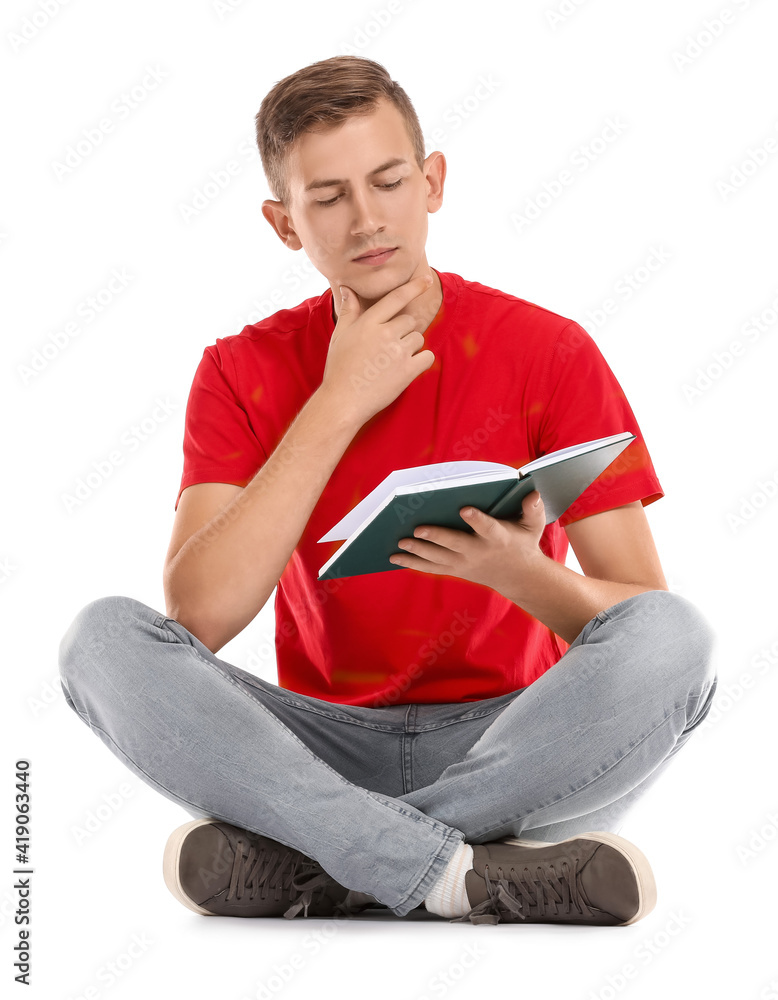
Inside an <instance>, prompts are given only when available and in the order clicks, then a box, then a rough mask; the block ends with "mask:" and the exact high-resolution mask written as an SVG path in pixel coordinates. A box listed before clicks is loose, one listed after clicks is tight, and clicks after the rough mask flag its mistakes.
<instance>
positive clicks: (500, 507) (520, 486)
mask: <svg viewBox="0 0 778 1000" xmlns="http://www.w3.org/2000/svg"><path fill="white" fill-rule="evenodd" d="M531 478H532V477H531V476H526V475H524V476H522V477H521V478H520V479H517V480H516V482H515V483H513V485H511V486H509V487H508V489H507V490H506V491H505V492H504V493H503V494H502V495H501V496H499V497H498V498H497V499H496V500H495V502H494V503H493V504H492V506H491V507H490V508H489V510H487V511H486V513H487V514H488V515H489V516H490V517H499V516H500V514H501V512H503V511H504V510H505V509H506V508H508V507H509V506H510V503H511V500H513V498H514V497H515V496H516V495H517V494H518V493H519V492H520V491H523V490H525V486H526V482H527V479H531ZM525 492H531V490H526V491H525ZM524 495H525V493H524V492H523V493H522V496H524Z"/></svg>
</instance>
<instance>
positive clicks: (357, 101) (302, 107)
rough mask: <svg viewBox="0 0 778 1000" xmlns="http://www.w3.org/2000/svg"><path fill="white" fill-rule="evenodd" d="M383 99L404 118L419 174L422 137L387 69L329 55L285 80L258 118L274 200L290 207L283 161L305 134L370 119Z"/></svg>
mask: <svg viewBox="0 0 778 1000" xmlns="http://www.w3.org/2000/svg"><path fill="white" fill-rule="evenodd" d="M381 98H386V99H387V100H389V101H391V103H392V104H393V105H394V106H395V107H396V108H397V110H398V111H399V112H400V114H401V115H402V116H403V119H404V121H405V125H406V128H407V129H408V135H409V136H410V139H411V143H412V145H413V151H414V154H415V156H416V162H417V163H418V165H419V169H420V170H421V169H423V165H424V136H423V135H422V131H421V126H420V125H419V119H418V117H417V115H416V111H415V110H414V107H413V105H412V104H411V101H410V98H409V97H408V95H407V94H406V93H405V91H404V90H403V89H402V87H401V86H400V85H399V84H398V83H397V82H396V81H395V80H392V78H391V77H390V76H389V73H388V72H387V70H386V69H385V68H384V67H383V66H382V65H381V64H380V63H377V62H374V61H373V60H372V59H365V58H363V57H362V56H333V57H332V58H331V59H322V60H320V61H319V62H315V63H311V65H310V66H305V67H303V69H299V70H297V72H296V73H292V74H291V75H290V76H286V77H284V79H283V80H279V81H278V83H276V84H275V86H274V87H273V89H272V90H270V91H269V93H268V94H267V95H266V96H265V99H264V100H263V101H262V104H261V106H260V109H259V111H258V112H257V115H256V119H255V121H256V125H257V146H258V147H259V155H260V157H261V159H262V167H263V168H264V171H265V176H266V177H267V181H268V184H269V186H270V190H271V191H272V193H273V197H274V198H275V199H276V200H277V201H280V202H283V203H284V205H286V206H287V207H288V204H289V185H288V183H287V178H286V157H287V154H288V152H289V150H290V149H291V147H292V146H293V145H294V143H295V142H296V141H297V139H298V138H299V137H300V136H301V135H303V134H304V133H305V132H324V131H327V129H329V128H334V127H335V126H337V125H340V124H341V123H342V122H344V121H345V120H346V119H347V118H350V117H352V116H354V115H367V114H371V113H372V112H373V111H374V110H375V107H376V105H377V103H378V101H379V100H381Z"/></svg>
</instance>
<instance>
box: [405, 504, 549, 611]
mask: <svg viewBox="0 0 778 1000" xmlns="http://www.w3.org/2000/svg"><path fill="white" fill-rule="evenodd" d="M535 501H537V506H533V505H534V503H535ZM521 509H522V515H521V518H518V517H517V518H511V519H510V520H501V519H499V518H496V517H490V516H489V514H485V513H484V512H483V511H480V510H478V509H477V508H474V507H462V508H460V511H459V513H460V515H461V517H462V518H463V519H464V520H465V521H466V522H467V524H469V525H471V527H472V528H473V529H474V532H475V534H470V533H469V532H467V531H460V530H458V529H457V528H442V527H438V526H436V525H430V524H424V525H419V527H418V528H416V529H415V531H414V533H413V537H412V538H401V539H400V542H399V543H398V545H399V548H401V549H402V550H403V551H402V552H398V553H394V554H392V556H390V559H389V561H390V562H391V563H392V564H394V565H395V566H403V567H406V568H407V569H416V570H420V571H421V572H422V573H434V574H436V575H438V576H456V577H459V579H460V580H470V581H471V582H473V583H481V584H484V585H485V586H487V587H491V588H492V589H493V590H496V591H497V592H498V593H501V594H504V595H507V593H508V592H509V591H510V590H511V589H515V584H516V580H517V579H521V578H522V576H523V575H524V573H525V572H527V571H530V572H531V570H532V567H533V565H534V564H535V563H536V562H537V560H538V558H539V557H542V556H543V552H542V550H541V549H540V545H539V542H540V536H541V535H542V534H543V529H544V528H545V527H546V516H545V510H544V507H543V501H542V500H541V498H540V493H539V492H538V491H537V490H533V491H532V492H531V493H528V494H527V496H525V497H524V499H523V501H522V507H521ZM468 510H470V511H472V513H471V514H466V513H465V511H468ZM421 532H424V535H423V536H421V535H420V533H421ZM406 546H407V547H406Z"/></svg>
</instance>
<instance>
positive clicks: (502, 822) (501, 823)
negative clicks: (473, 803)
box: [471, 705, 686, 839]
mask: <svg viewBox="0 0 778 1000" xmlns="http://www.w3.org/2000/svg"><path fill="white" fill-rule="evenodd" d="M685 711H686V705H681V706H678V707H677V708H674V709H673V711H672V712H670V713H669V714H668V715H666V716H665V717H664V719H662V721H661V722H659V723H657V725H656V726H654V728H653V729H651V730H650V731H649V732H647V733H646V734H645V736H642V737H641V738H640V739H639V740H638V741H637V743H635V744H633V746H631V747H630V748H629V750H627V752H626V753H625V754H623V755H622V756H621V757H619V759H618V760H616V761H614V762H613V763H612V764H611V765H610V767H608V768H606V769H605V770H604V771H603V772H602V773H601V774H596V775H595V776H594V777H593V778H591V779H590V780H589V781H587V782H586V784H584V785H581V786H580V787H579V788H576V789H574V790H573V791H572V792H568V793H567V795H563V796H561V798H558V799H552V800H551V801H550V802H544V803H543V805H541V806H538V807H537V809H535V810H534V812H533V814H532V815H535V814H536V813H538V812H541V811H542V810H543V809H548V807H549V806H556V805H559V803H560V802H565V801H566V800H567V799H569V798H571V797H572V796H575V795H579V794H580V793H581V792H582V791H583V790H584V789H586V788H588V787H589V786H590V785H591V784H593V783H594V782H595V781H599V780H600V779H601V778H603V777H604V776H605V775H606V774H608V773H609V772H610V771H612V770H613V768H614V767H616V766H617V765H619V764H621V763H622V762H623V761H625V760H626V759H627V757H629V756H630V754H632V753H633V752H634V751H635V750H637V749H638V747H640V746H641V745H642V744H643V743H645V741H646V740H647V739H648V738H649V736H653V734H654V733H655V732H656V731H657V729H659V728H660V727H661V726H663V725H664V724H665V723H666V722H667V720H668V719H671V718H672V717H673V716H674V715H677V714H678V712H685ZM668 756H669V754H668ZM666 759H667V758H666V757H665V758H663V760H662V761H660V762H659V764H657V767H658V766H659V765H660V764H662V763H663V761H664V760H666ZM516 819H517V817H510V816H508V817H507V818H505V819H503V820H500V821H499V822H498V823H496V824H495V823H490V824H489V826H487V827H485V828H484V829H483V830H480V831H479V832H478V833H475V834H471V837H472V838H473V839H476V838H478V837H482V836H483V835H484V834H485V833H486V832H487V831H488V830H491V829H494V828H495V827H501V826H504V825H505V824H506V823H514V822H515V821H516Z"/></svg>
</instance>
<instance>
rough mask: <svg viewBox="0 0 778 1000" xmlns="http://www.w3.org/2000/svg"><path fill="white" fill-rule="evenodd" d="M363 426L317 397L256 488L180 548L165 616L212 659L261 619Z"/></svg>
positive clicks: (336, 403) (263, 470)
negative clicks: (198, 642)
mask: <svg viewBox="0 0 778 1000" xmlns="http://www.w3.org/2000/svg"><path fill="white" fill-rule="evenodd" d="M359 427H360V423H359V421H358V420H356V418H351V417H350V416H349V415H348V414H347V413H345V412H344V409H343V406H342V405H341V404H340V402H339V401H338V400H337V399H334V398H332V397H330V396H328V395H324V394H323V393H322V391H321V390H318V391H317V392H315V393H314V394H313V396H311V397H310V399H309V400H308V402H307V403H306V404H305V406H304V407H303V408H302V410H301V411H300V413H299V414H298V415H297V417H296V418H295V420H294V421H293V422H292V424H291V425H290V427H289V429H288V430H287V432H286V434H285V436H284V437H283V439H282V440H281V441H280V442H279V444H278V446H277V448H276V449H275V451H274V452H273V454H272V455H270V457H269V458H268V460H267V462H266V463H265V464H264V465H263V467H262V468H261V469H260V470H259V472H258V473H257V474H256V476H255V477H254V478H253V479H252V480H251V482H250V483H249V484H248V485H247V486H246V488H245V489H244V490H242V491H241V492H240V493H239V494H238V495H237V496H236V497H235V498H234V499H233V500H232V501H230V503H228V504H227V505H226V506H225V507H223V508H222V510H221V511H220V513H219V514H218V515H217V516H216V517H215V518H213V519H212V520H211V521H210V522H209V523H208V524H207V525H204V526H203V528H201V529H200V530H199V531H198V532H196V533H195V534H194V535H193V536H192V537H191V538H189V539H188V540H187V541H186V543H185V544H184V545H183V546H182V547H181V549H180V551H179V552H178V554H177V555H176V556H175V558H174V559H173V561H172V563H171V565H170V567H169V569H168V571H167V573H166V575H165V596H166V602H167V607H168V615H169V616H170V617H172V618H175V620H176V621H178V622H180V624H182V625H184V626H185V627H186V628H188V629H189V631H190V632H192V633H193V634H194V635H196V636H197V637H198V638H199V639H200V640H201V642H203V643H204V644H205V645H206V646H208V648H209V649H210V650H211V651H212V652H217V651H218V650H219V649H220V648H221V647H222V646H224V645H225V644H226V643H227V642H229V641H230V639H232V638H233V637H234V636H236V635H237V634H238V633H239V632H241V631H242V630H243V629H244V628H245V627H246V625H248V623H249V622H250V621H251V620H252V619H253V618H254V617H255V616H256V615H257V614H258V613H259V612H260V610H261V609H262V607H263V606H264V605H265V603H266V602H267V599H268V598H269V596H270V594H271V593H272V591H273V588H274V587H275V586H276V584H277V583H278V580H279V578H280V576H281V574H282V573H283V571H284V569H285V567H286V564H287V563H288V561H289V557H290V556H291V554H292V552H293V551H294V549H295V547H296V545H297V543H298V542H299V540H300V537H301V535H302V533H303V531H304V529H305V527H306V525H307V523H308V519H309V517H310V515H311V511H312V510H313V508H314V507H315V505H316V503H317V502H318V500H319V497H320V495H321V493H322V491H323V490H324V487H325V486H326V485H327V482H328V481H329V479H330V476H331V474H332V472H333V470H334V468H335V467H336V465H337V464H338V462H339V461H340V459H341V457H342V455H343V453H344V452H345V451H346V449H347V448H348V446H349V444H350V443H351V441H352V439H353V438H354V436H355V434H356V433H357V431H358V430H359Z"/></svg>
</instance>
